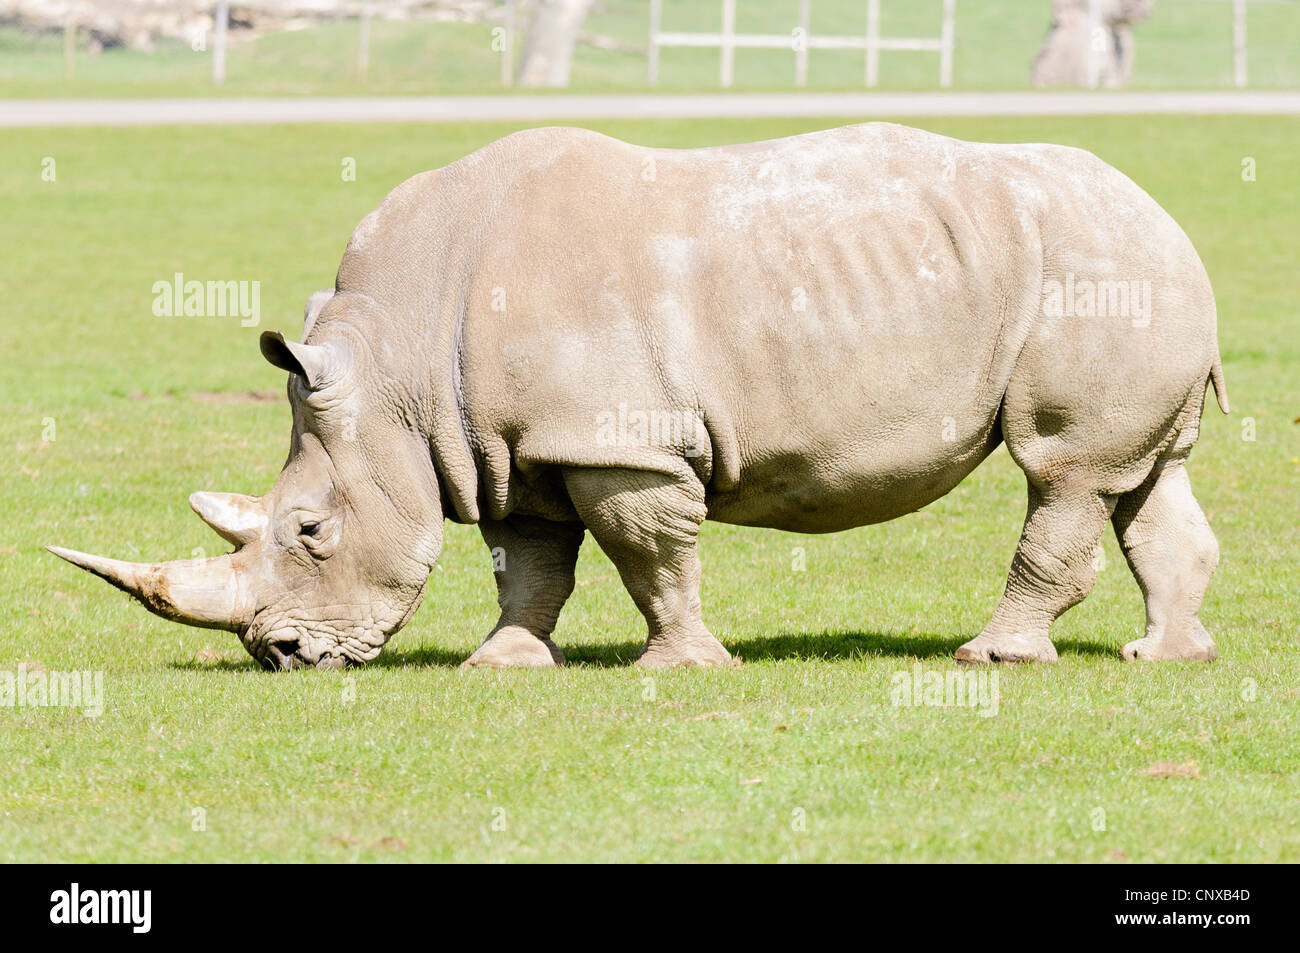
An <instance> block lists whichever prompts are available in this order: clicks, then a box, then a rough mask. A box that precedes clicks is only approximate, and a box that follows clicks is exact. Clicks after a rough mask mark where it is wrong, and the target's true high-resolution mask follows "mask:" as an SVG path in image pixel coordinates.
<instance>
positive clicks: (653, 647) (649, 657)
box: [636, 633, 740, 668]
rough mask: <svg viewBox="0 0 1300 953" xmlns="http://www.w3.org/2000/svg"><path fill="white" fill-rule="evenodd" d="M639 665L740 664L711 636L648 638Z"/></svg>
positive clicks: (658, 666)
mask: <svg viewBox="0 0 1300 953" xmlns="http://www.w3.org/2000/svg"><path fill="white" fill-rule="evenodd" d="M636 664H637V665H639V666H640V667H641V668H731V667H734V666H736V665H739V664H740V662H739V660H738V659H734V658H732V657H731V653H729V652H728V651H727V650H726V648H725V647H724V646H723V644H722V643H721V642H719V641H718V640H717V639H715V638H714V637H713V636H712V635H709V634H708V633H705V634H704V635H697V636H692V637H691V638H681V639H673V640H669V639H662V640H661V639H651V640H650V643H649V644H648V645H646V647H645V651H643V652H642V653H641V657H640V658H638V659H637V660H636Z"/></svg>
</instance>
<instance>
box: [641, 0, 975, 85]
mask: <svg viewBox="0 0 1300 953" xmlns="http://www.w3.org/2000/svg"><path fill="white" fill-rule="evenodd" d="M955 9H956V0H943V20H942V24H941V26H940V33H939V36H937V37H897V36H881V35H880V0H867V29H866V32H865V33H863V34H862V35H861V36H850V35H838V36H834V35H823V36H817V35H814V34H813V33H811V32H810V31H809V21H810V20H811V18H812V0H800V3H799V21H798V25H797V26H795V27H794V28H793V29H792V30H791V31H790V32H789V33H737V32H736V0H722V31H721V32H720V33H677V32H665V31H664V30H662V29H661V26H662V22H663V0H650V61H649V73H648V78H649V81H650V85H651V86H654V85H656V84H657V83H658V82H659V51H660V50H661V49H663V48H665V47H708V48H716V49H718V50H719V51H720V52H719V60H720V63H719V79H720V81H721V83H722V86H723V88H724V89H725V88H729V87H730V86H731V85H732V83H733V81H734V80H735V52H736V50H737V49H763V50H791V51H792V52H793V53H794V56H795V66H794V73H795V79H794V82H795V85H796V86H806V85H807V83H808V51H809V50H862V51H863V52H865V53H866V63H865V64H864V68H863V74H864V75H863V81H864V82H865V83H866V85H867V86H869V87H874V86H877V85H879V83H880V53H881V51H882V50H887V51H897V50H905V51H910V52H920V53H938V54H939V86H940V87H942V88H944V89H947V88H948V87H950V86H951V85H952V50H953V46H954V43H955V39H956V28H955V24H954V17H955Z"/></svg>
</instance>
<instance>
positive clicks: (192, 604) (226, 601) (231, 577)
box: [46, 546, 250, 632]
mask: <svg viewBox="0 0 1300 953" xmlns="http://www.w3.org/2000/svg"><path fill="white" fill-rule="evenodd" d="M46 549H48V550H49V551H50V552H52V553H53V554H54V555H56V556H58V557H60V558H62V559H66V560H67V561H68V562H70V563H72V564H73V565H74V566H80V567H81V568H82V569H84V570H86V571H87V572H92V573H94V574H95V575H96V576H98V577H99V578H100V579H103V580H106V581H107V582H109V583H112V584H113V585H114V586H117V588H119V589H121V590H122V591H123V592H129V593H130V594H131V595H133V596H135V598H137V599H139V600H140V602H141V603H142V604H143V605H144V607H145V608H146V609H148V610H149V611H150V612H152V613H154V614H155V615H160V616H162V617H163V618H164V619H171V620H172V621H173V622H184V623H186V624H187V625H197V626H202V627H204V628H207V629H230V630H231V631H234V632H239V631H241V630H242V629H244V628H245V627H246V626H247V625H248V623H249V621H250V619H249V612H248V611H247V608H246V607H245V606H244V604H243V602H244V600H243V599H242V598H241V596H242V593H241V592H240V585H239V576H240V573H239V571H238V569H237V567H236V566H235V565H234V559H235V556H234V555H233V554H231V555H226V556H217V557H214V558H212V559H181V560H176V561H175V562H167V563H128V562H123V561H122V560H120V559H109V558H107V557H106V556H95V555H92V554H90V553H79V552H77V551H76V550H75V549H64V548H63V547H61V546H47V547H46Z"/></svg>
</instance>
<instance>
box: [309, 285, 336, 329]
mask: <svg viewBox="0 0 1300 953" xmlns="http://www.w3.org/2000/svg"><path fill="white" fill-rule="evenodd" d="M333 297H334V289H333V288H325V289H323V290H321V291H317V292H315V293H314V294H313V295H312V296H311V297H310V298H308V299H307V307H306V308H305V309H304V310H303V313H302V340H304V341H305V340H307V335H309V334H311V329H312V327H313V325H315V324H316V318H317V316H318V315H319V314H320V311H321V308H323V307H325V305H327V304H329V301H330V298H333Z"/></svg>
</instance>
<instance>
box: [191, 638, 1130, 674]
mask: <svg viewBox="0 0 1300 953" xmlns="http://www.w3.org/2000/svg"><path fill="white" fill-rule="evenodd" d="M561 639H562V637H561ZM965 641H967V636H951V637H946V636H939V635H916V634H913V633H890V632H820V633H815V634H809V633H800V632H783V633H780V634H777V635H770V636H759V637H756V638H745V639H727V638H724V639H723V644H724V645H726V647H727V651H729V652H730V653H731V654H732V655H733V656H735V657H737V658H739V659H740V660H741V661H742V662H759V661H785V660H787V659H794V660H808V661H812V660H817V659H819V660H824V661H834V660H840V659H855V658H870V657H879V656H889V657H893V658H915V659H932V658H939V659H951V658H952V654H953V652H955V651H956V650H957V647H958V646H959V645H961V644H962V643H964V642H965ZM644 646H645V643H644V642H640V641H627V642H604V643H598V644H595V645H572V644H570V645H563V644H562V645H561V647H562V648H563V650H564V655H565V658H566V659H567V662H568V664H569V665H571V666H582V667H587V668H623V667H626V666H628V665H631V664H632V663H633V662H635V661H636V658H637V656H638V655H640V654H641V649H642V648H643V647H644ZM1057 648H1058V649H1059V650H1060V652H1061V653H1062V655H1108V656H1109V655H1114V654H1115V653H1116V647H1115V646H1114V645H1110V644H1108V643H1104V642H1093V641H1063V642H1059V643H1057ZM468 657H469V652H466V651H464V650H463V649H458V650H451V649H442V648H438V647H437V646H433V645H421V646H418V647H416V648H411V649H406V650H402V649H397V648H395V647H394V648H389V649H387V650H385V651H384V652H383V653H382V654H381V655H380V656H379V657H378V658H376V659H375V660H374V661H373V662H370V663H369V664H368V665H367V667H368V668H455V667H457V666H459V665H460V664H461V663H462V662H463V661H465V659H467V658H468ZM171 667H172V668H175V669H183V670H188V671H203V672H250V673H257V674H261V672H262V670H261V668H260V667H259V666H258V665H257V663H255V662H254V661H253V660H252V659H251V658H250V659H246V660H231V659H225V658H223V659H216V660H213V661H201V660H198V659H188V660H186V661H183V662H173V663H172V665H171Z"/></svg>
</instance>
